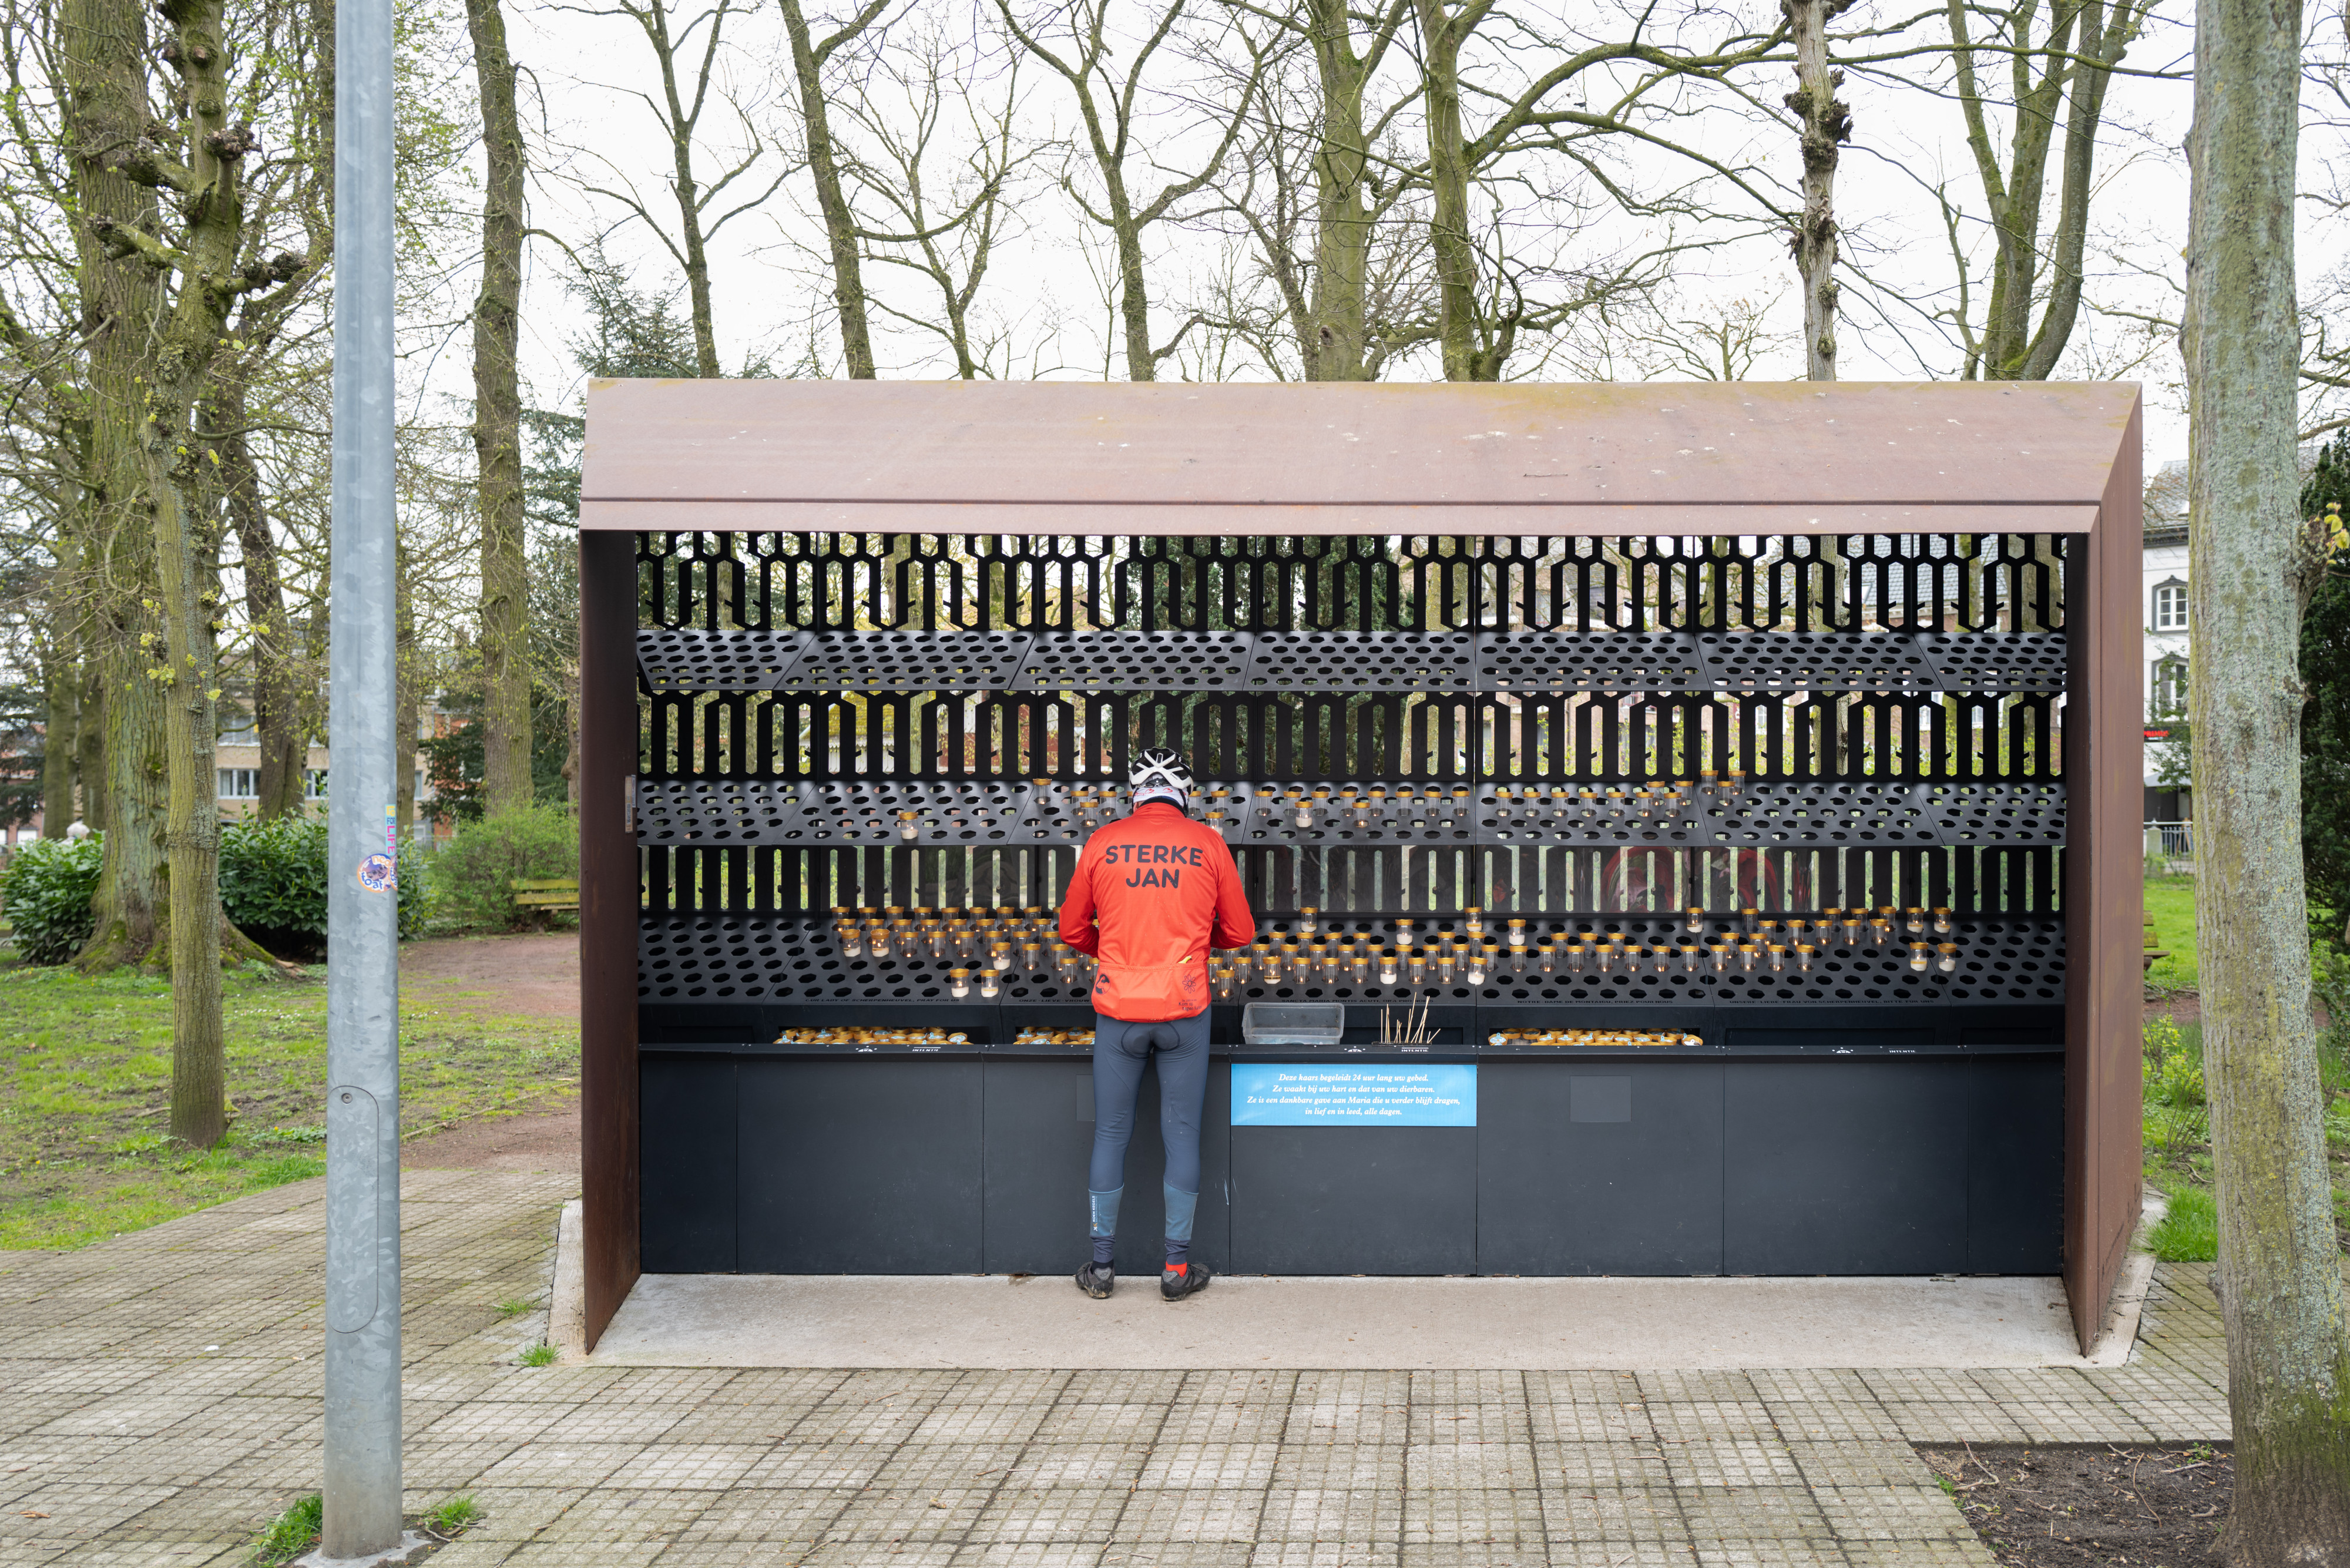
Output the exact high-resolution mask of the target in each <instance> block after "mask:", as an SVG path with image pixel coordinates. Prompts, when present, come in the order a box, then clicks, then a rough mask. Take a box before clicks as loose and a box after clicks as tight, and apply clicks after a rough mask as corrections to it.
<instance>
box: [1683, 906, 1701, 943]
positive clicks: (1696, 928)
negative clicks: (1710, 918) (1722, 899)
mask: <svg viewBox="0 0 2350 1568" xmlns="http://www.w3.org/2000/svg"><path fill="white" fill-rule="evenodd" d="M1681 929H1682V930H1684V931H1687V932H1688V933H1689V934H1690V936H1693V937H1701V936H1703V935H1705V911H1704V910H1703V909H1684V910H1683V911H1681Z"/></svg>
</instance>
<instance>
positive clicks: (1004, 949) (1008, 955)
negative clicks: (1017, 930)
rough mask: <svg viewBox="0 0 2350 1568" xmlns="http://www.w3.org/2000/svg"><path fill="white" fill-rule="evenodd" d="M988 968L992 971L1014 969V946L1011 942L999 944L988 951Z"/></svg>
mask: <svg viewBox="0 0 2350 1568" xmlns="http://www.w3.org/2000/svg"><path fill="white" fill-rule="evenodd" d="M987 967H988V968H990V969H992V970H1006V969H1010V968H1011V967H1012V944H1011V943H1010V942H997V943H995V944H994V945H993V946H992V947H990V948H989V949H988V950H987Z"/></svg>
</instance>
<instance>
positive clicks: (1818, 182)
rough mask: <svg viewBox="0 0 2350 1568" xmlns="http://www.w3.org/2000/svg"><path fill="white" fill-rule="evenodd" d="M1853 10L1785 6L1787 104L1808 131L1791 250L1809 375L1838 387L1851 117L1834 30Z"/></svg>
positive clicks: (1815, 1)
mask: <svg viewBox="0 0 2350 1568" xmlns="http://www.w3.org/2000/svg"><path fill="white" fill-rule="evenodd" d="M1851 4H1852V0H1779V5H1780V9H1781V10H1782V11H1783V12H1784V13H1785V15H1786V17H1787V27H1788V31H1789V33H1790V34H1791V35H1792V36H1793V37H1794V44H1795V90H1794V92H1791V93H1789V94H1788V95H1787V98H1786V104H1787V107H1788V108H1789V109H1794V111H1795V118H1796V119H1800V120H1802V121H1803V126H1804V132H1803V149H1804V214H1803V217H1802V219H1801V220H1800V221H1799V223H1798V224H1797V226H1796V229H1795V234H1794V246H1793V248H1794V255H1795V271H1796V273H1797V274H1798V275H1800V276H1801V277H1802V279H1803V286H1804V376H1805V378H1806V379H1810V380H1814V381H1833V380H1835V379H1836V371H1835V357H1836V340H1835V332H1836V281H1835V260H1836V225H1835V175H1836V160H1837V158H1838V156H1839V152H1838V150H1839V149H1840V148H1841V147H1842V146H1843V145H1844V143H1846V141H1849V140H1852V111H1851V110H1850V109H1846V107H1845V105H1844V103H1843V102H1842V101H1841V100H1840V99H1837V97H1836V96H1835V93H1836V88H1840V87H1842V86H1843V85H1844V73H1843V72H1842V71H1839V70H1833V69H1831V68H1829V66H1828V24H1829V23H1830V22H1832V21H1834V20H1835V18H1836V17H1838V16H1842V15H1843V14H1844V12H1845V10H1846V7H1847V6H1849V5H1851Z"/></svg>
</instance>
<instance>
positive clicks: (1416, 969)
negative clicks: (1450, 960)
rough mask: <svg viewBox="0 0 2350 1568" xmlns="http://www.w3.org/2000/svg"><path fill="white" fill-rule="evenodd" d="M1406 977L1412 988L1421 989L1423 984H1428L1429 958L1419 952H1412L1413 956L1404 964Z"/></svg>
mask: <svg viewBox="0 0 2350 1568" xmlns="http://www.w3.org/2000/svg"><path fill="white" fill-rule="evenodd" d="M1404 978H1405V980H1406V981H1409V982H1410V985H1411V987H1412V989H1413V990H1415V991H1417V990H1419V988H1420V987H1421V986H1424V985H1426V984H1427V983H1428V960H1427V959H1425V958H1423V957H1421V956H1420V955H1419V954H1418V953H1414V954H1412V955H1411V958H1410V959H1409V961H1407V962H1406V963H1405V965H1404Z"/></svg>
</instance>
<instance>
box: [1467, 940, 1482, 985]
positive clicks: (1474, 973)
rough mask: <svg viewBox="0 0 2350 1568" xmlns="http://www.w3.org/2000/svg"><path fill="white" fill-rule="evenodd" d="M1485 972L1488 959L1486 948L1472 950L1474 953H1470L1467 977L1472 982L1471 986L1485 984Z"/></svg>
mask: <svg viewBox="0 0 2350 1568" xmlns="http://www.w3.org/2000/svg"><path fill="white" fill-rule="evenodd" d="M1485 974H1486V959H1485V950H1484V949H1482V948H1479V949H1478V950H1476V951H1474V952H1472V953H1471V954H1470V955H1469V969H1468V974H1467V979H1468V981H1469V983H1470V984H1471V986H1481V985H1483V984H1484V983H1485Z"/></svg>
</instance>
